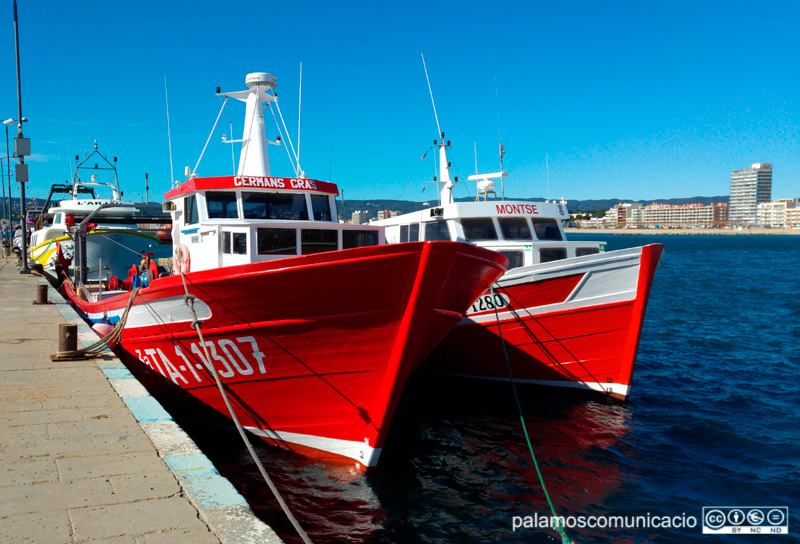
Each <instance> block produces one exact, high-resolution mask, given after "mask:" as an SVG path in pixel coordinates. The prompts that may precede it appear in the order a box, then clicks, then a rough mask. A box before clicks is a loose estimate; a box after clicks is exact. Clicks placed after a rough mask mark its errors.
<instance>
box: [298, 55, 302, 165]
mask: <svg viewBox="0 0 800 544" xmlns="http://www.w3.org/2000/svg"><path fill="white" fill-rule="evenodd" d="M302 104H303V62H302V61H300V88H299V89H298V91H297V169H298V170H300V111H301V110H300V108H301V107H302Z"/></svg>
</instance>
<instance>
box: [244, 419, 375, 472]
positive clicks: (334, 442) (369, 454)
mask: <svg viewBox="0 0 800 544" xmlns="http://www.w3.org/2000/svg"><path fill="white" fill-rule="evenodd" d="M245 429H247V430H248V431H250V432H251V433H253V434H255V435H257V436H263V437H266V438H269V439H272V440H277V441H284V442H289V443H290V444H299V445H301V446H306V447H309V448H315V449H318V450H322V451H328V452H331V453H334V454H336V455H340V456H342V457H347V458H349V459H353V460H355V461H358V462H359V463H361V464H362V465H365V466H367V467H374V466H375V465H377V464H378V458H379V457H380V455H381V450H382V448H372V447H370V446H368V445H367V444H365V443H364V442H355V441H352V440H341V439H338V438H325V437H322V436H313V435H308V434H298V433H287V432H284V431H265V430H264V429H256V428H254V427H245Z"/></svg>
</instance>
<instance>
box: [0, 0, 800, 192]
mask: <svg viewBox="0 0 800 544" xmlns="http://www.w3.org/2000/svg"><path fill="white" fill-rule="evenodd" d="M3 3H4V4H5V8H2V9H0V12H2V13H3V14H2V18H3V19H4V20H5V21H6V25H5V28H6V29H7V32H6V34H5V39H4V40H3V42H2V43H3V45H2V47H3V48H4V54H3V55H2V58H3V59H4V62H5V63H6V69H5V70H2V71H0V87H2V88H3V89H5V91H4V92H3V93H0V117H2V118H3V119H7V118H8V117H16V116H17V101H16V79H15V65H14V36H13V23H12V21H13V18H12V17H13V11H12V2H11V0H4V2H3ZM18 6H19V16H20V47H21V64H22V66H21V68H22V94H23V116H25V117H27V118H28V119H29V122H28V123H27V124H26V125H25V135H26V137H29V138H31V143H32V149H33V152H34V154H35V155H34V156H33V157H31V160H30V161H28V162H29V164H30V178H31V183H30V184H29V186H28V190H27V192H28V194H29V195H30V194H31V193H32V194H33V195H35V196H40V197H43V196H45V195H46V193H47V191H48V189H49V187H50V185H51V184H52V183H55V182H64V181H66V180H67V179H69V178H70V177H71V173H72V169H73V168H74V160H73V161H71V160H70V159H74V156H75V155H76V154H78V155H81V156H83V155H84V153H85V151H87V150H88V151H90V150H91V148H92V145H93V142H94V140H95V139H97V141H98V143H99V146H100V150H101V151H103V152H104V153H107V154H109V155H111V156H113V155H116V156H117V157H118V159H119V162H118V166H119V173H120V182H121V185H122V189H123V191H125V193H126V196H127V197H129V198H131V199H134V200H141V198H142V196H143V193H144V174H145V172H147V173H148V174H149V179H150V195H151V197H150V199H151V200H160V196H161V195H162V194H163V193H164V192H166V191H167V190H168V189H169V177H170V163H169V147H168V139H167V121H166V107H165V99H164V74H165V72H166V75H167V80H168V85H169V106H170V122H171V129H172V148H173V158H174V167H175V176H176V177H181V176H182V172H183V167H184V166H186V165H190V166H194V164H195V162H196V161H197V159H198V156H199V154H200V151H201V150H202V148H203V145H204V143H205V141H206V138H207V137H208V134H209V132H210V130H211V127H212V125H213V123H214V119H215V118H216V115H217V113H218V111H219V107H220V105H221V100H220V99H219V98H217V97H215V96H214V90H215V87H217V86H219V87H221V88H222V89H223V90H229V91H231V90H242V89H244V88H245V86H244V77H245V75H246V74H247V73H248V72H255V71H266V72H271V73H273V74H275V75H276V76H277V78H278V89H277V90H278V94H279V96H280V103H281V108H282V110H283V114H284V116H285V117H286V121H287V125H288V126H289V128H290V132H291V134H292V137H293V139H295V143H296V137H297V134H296V132H297V110H298V80H299V67H300V62H302V63H303V82H302V83H303V97H302V116H301V117H302V119H301V123H302V128H301V163H302V164H303V168H304V170H305V172H306V174H307V175H308V176H309V177H312V178H316V179H322V180H328V179H332V181H333V182H335V183H337V184H338V185H339V186H340V188H343V189H344V191H345V198H346V199H348V200H349V199H377V198H403V199H407V200H416V201H426V200H432V199H434V198H435V192H434V189H433V186H432V185H430V184H426V183H425V181H426V180H430V179H431V177H432V176H433V174H434V171H433V170H434V163H433V160H432V158H433V154H432V153H431V154H429V155H428V157H427V158H426V159H425V161H424V162H420V157H421V156H422V155H423V153H425V151H426V150H427V149H428V148H429V146H430V144H431V143H432V141H433V139H435V138H436V137H437V134H436V124H435V120H434V116H433V112H432V108H431V104H430V97H429V94H428V88H427V84H426V82H425V74H424V71H423V67H422V62H421V59H420V52H423V53H424V54H425V60H426V62H427V65H428V71H429V74H430V78H431V85H432V88H433V93H434V98H435V100H436V106H437V109H438V113H439V120H440V123H441V126H442V129H443V130H444V131H445V133H446V139H449V140H451V141H452V148H451V160H452V162H453V165H454V167H455V169H456V172H455V173H456V174H461V175H462V176H463V177H464V178H466V176H467V175H469V174H472V173H474V170H475V155H474V148H475V147H477V162H478V169H479V170H480V171H483V172H486V171H496V170H497V169H498V168H499V161H498V156H497V155H498V153H497V141H498V115H497V101H496V99H495V76H494V74H495V73H496V77H497V90H498V92H499V110H500V131H501V134H502V140H503V144H504V146H505V149H506V155H505V160H504V167H505V169H506V170H507V171H508V172H509V177H508V178H507V181H506V196H507V197H547V196H548V195H547V182H546V167H545V154H549V156H550V196H551V197H553V198H557V197H562V196H563V197H566V198H567V199H590V198H633V199H650V200H655V199H660V198H673V197H690V196H695V195H702V196H713V195H725V194H727V193H728V191H729V179H730V178H729V175H730V171H731V170H734V169H738V168H745V167H749V166H750V164H751V163H754V162H772V163H773V165H774V177H773V197H774V198H782V197H800V151H798V150H800V145H798V144H800V129H798V126H800V114H799V113H798V106H799V105H800V37H798V36H799V34H798V32H797V28H796V22H797V21H798V20H800V3H798V2H793V1H792V2H788V1H785V2H780V1H776V2H762V3H754V2H735V1H732V2H724V3H723V2H701V1H693V2H681V1H677V2H569V1H565V2H552V1H551V2H533V1H531V2H508V3H505V2H469V1H461V2H451V1H437V2H418V1H406V2H394V3H386V2H283V3H280V2H236V1H232V2H224V3H220V2H205V1H195V2H192V3H188V2H170V1H160V2H154V1H139V2H107V1H104V2H95V1H82V2H80V3H72V2H62V1H54V0H44V1H37V2H34V1H31V0H18ZM493 57H494V64H493ZM243 115H244V108H243V106H241V105H239V103H234V104H229V105H228V106H226V109H225V112H224V113H223V115H222V118H221V119H220V128H218V130H217V133H216V134H215V136H214V138H212V140H211V143H210V144H209V149H208V151H206V154H205V156H204V158H203V161H202V163H201V164H200V168H199V169H198V173H199V174H200V175H203V176H212V175H227V174H229V173H230V172H231V154H230V147H229V145H227V144H221V143H219V137H220V136H221V134H222V133H223V132H225V133H230V130H229V123H233V128H234V135H235V136H237V137H239V136H240V134H241V130H242V124H243ZM273 132H275V134H277V132H276V131H273ZM11 135H12V137H13V131H12V134H11ZM229 135H230V134H229ZM271 136H274V134H271ZM0 140H2V137H0ZM12 148H13V142H12ZM0 149H2V154H3V155H4V154H5V142H4V141H2V144H0ZM272 149H273V153H272V172H273V174H274V175H284V176H289V175H291V172H292V171H291V168H290V166H289V163H288V160H287V159H286V154H285V152H284V151H283V150H282V149H277V148H272ZM423 189H425V190H424V192H423ZM474 193H475V188H474V187H472V186H468V185H465V184H461V185H459V186H458V187H457V190H456V195H457V196H468V195H470V194H473V195H474ZM14 194H15V195H18V194H19V193H18V189H17V188H15V189H14Z"/></svg>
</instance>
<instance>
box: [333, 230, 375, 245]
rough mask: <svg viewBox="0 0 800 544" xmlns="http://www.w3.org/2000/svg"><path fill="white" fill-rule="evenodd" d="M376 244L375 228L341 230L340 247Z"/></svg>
mask: <svg viewBox="0 0 800 544" xmlns="http://www.w3.org/2000/svg"><path fill="white" fill-rule="evenodd" d="M377 245H378V231H376V230H344V231H342V248H343V249H352V248H354V247H367V246H377Z"/></svg>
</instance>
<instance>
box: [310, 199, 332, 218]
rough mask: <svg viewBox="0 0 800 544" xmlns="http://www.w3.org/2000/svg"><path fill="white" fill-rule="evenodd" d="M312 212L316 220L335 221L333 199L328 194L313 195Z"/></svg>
mask: <svg viewBox="0 0 800 544" xmlns="http://www.w3.org/2000/svg"><path fill="white" fill-rule="evenodd" d="M311 212H312V213H313V214H314V221H333V214H331V201H330V199H329V198H328V196H327V195H311Z"/></svg>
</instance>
